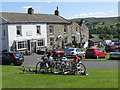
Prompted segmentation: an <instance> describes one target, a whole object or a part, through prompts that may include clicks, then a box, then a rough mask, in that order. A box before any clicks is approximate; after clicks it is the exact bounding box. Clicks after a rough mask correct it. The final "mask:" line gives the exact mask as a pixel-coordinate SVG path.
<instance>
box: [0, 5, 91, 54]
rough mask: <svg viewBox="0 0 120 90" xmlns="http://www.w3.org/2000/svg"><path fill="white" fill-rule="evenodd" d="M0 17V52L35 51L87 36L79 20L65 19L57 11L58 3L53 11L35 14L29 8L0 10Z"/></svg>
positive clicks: (86, 37)
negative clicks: (14, 11)
mask: <svg viewBox="0 0 120 90" xmlns="http://www.w3.org/2000/svg"><path fill="white" fill-rule="evenodd" d="M0 21H1V22H0V53H1V52H2V51H4V50H7V51H14V50H15V51H19V52H25V50H27V49H28V50H29V51H30V52H37V50H38V49H39V48H46V47H47V48H50V47H55V46H58V45H59V46H62V40H63V41H64V42H65V45H67V44H69V43H72V42H73V41H76V40H77V43H80V42H86V41H88V38H89V37H88V36H89V32H88V28H87V27H86V26H85V24H84V23H83V21H82V22H81V23H80V24H78V23H76V22H71V21H69V20H66V19H65V18H63V17H61V16H60V15H59V11H58V7H57V10H55V13H54V14H38V13H37V14H35V13H34V10H33V9H32V8H29V9H28V13H10V12H1V13H0ZM80 27H81V28H82V29H80ZM76 32H77V33H76ZM60 35H61V36H60ZM72 38H74V40H72ZM57 40H58V41H57ZM56 42H58V43H56ZM52 49H53V48H52Z"/></svg>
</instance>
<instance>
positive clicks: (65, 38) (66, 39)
mask: <svg viewBox="0 0 120 90" xmlns="http://www.w3.org/2000/svg"><path fill="white" fill-rule="evenodd" d="M64 43H65V45H66V44H68V37H67V36H65V37H64Z"/></svg>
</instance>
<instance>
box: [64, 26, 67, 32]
mask: <svg viewBox="0 0 120 90" xmlns="http://www.w3.org/2000/svg"><path fill="white" fill-rule="evenodd" d="M64 33H67V25H64Z"/></svg>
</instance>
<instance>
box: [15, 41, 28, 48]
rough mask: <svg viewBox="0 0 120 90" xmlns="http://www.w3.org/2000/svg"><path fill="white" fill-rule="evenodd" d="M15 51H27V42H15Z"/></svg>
mask: <svg viewBox="0 0 120 90" xmlns="http://www.w3.org/2000/svg"><path fill="white" fill-rule="evenodd" d="M16 44H17V50H23V49H27V41H17V43H16Z"/></svg>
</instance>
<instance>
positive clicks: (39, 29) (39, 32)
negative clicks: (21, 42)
mask: <svg viewBox="0 0 120 90" xmlns="http://www.w3.org/2000/svg"><path fill="white" fill-rule="evenodd" d="M37 34H39V35H41V28H40V26H37Z"/></svg>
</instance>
